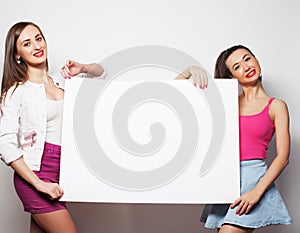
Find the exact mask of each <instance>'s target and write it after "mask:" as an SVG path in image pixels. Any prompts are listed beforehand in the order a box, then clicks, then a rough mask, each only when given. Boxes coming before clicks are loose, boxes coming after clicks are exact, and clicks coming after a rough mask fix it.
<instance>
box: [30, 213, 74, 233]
mask: <svg viewBox="0 0 300 233" xmlns="http://www.w3.org/2000/svg"><path fill="white" fill-rule="evenodd" d="M32 217H33V218H34V220H35V222H36V223H37V224H38V225H39V226H40V227H41V228H42V229H43V230H44V231H46V232H49V233H61V232H68V233H77V230H76V227H75V224H74V222H73V220H72V218H71V215H70V213H69V211H68V210H67V209H63V210H58V211H54V212H50V213H43V214H32Z"/></svg>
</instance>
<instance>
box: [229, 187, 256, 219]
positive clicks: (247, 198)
mask: <svg viewBox="0 0 300 233" xmlns="http://www.w3.org/2000/svg"><path fill="white" fill-rule="evenodd" d="M260 197H261V195H260V193H259V192H257V191H256V190H255V189H253V190H251V191H250V192H247V193H245V194H243V195H242V196H240V197H239V198H238V199H236V200H235V202H233V203H232V204H231V205H230V208H231V209H233V208H234V207H236V206H238V208H237V209H236V212H235V213H236V214H237V215H243V214H249V212H250V210H251V208H252V207H253V206H254V205H255V204H256V203H257V202H258V201H259V200H260Z"/></svg>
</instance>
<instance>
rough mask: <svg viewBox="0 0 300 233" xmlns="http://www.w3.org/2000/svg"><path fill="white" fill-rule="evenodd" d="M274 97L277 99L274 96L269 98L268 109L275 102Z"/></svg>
mask: <svg viewBox="0 0 300 233" xmlns="http://www.w3.org/2000/svg"><path fill="white" fill-rule="evenodd" d="M274 99H275V98H274V97H271V98H270V99H269V101H268V105H267V106H266V108H267V109H269V108H270V105H271V103H272V102H273V100H274Z"/></svg>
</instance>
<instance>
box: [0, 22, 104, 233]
mask: <svg viewBox="0 0 300 233" xmlns="http://www.w3.org/2000/svg"><path fill="white" fill-rule="evenodd" d="M47 53H48V50H47V44H46V41H45V38H44V36H43V34H42V32H41V30H40V28H39V27H38V26H37V25H35V24H34V23H31V22H20V23H16V24H15V25H13V26H12V27H11V28H10V30H9V32H8V34H7V37H6V44H5V58H4V70H3V78H2V87H1V103H2V109H1V118H0V157H1V159H2V160H3V161H4V162H5V163H6V164H7V165H9V166H11V167H12V168H13V169H14V171H15V174H14V185H15V189H16V192H17V194H18V196H19V198H20V199H21V201H22V203H23V206H24V210H25V211H27V212H30V213H31V216H32V218H31V227H30V232H31V233H33V232H70V233H71V232H77V230H76V227H75V225H74V223H73V221H72V218H71V216H70V214H69V212H68V210H67V209H66V205H65V203H64V202H61V201H59V199H60V198H61V197H62V195H63V189H62V188H61V187H60V186H59V184H58V181H59V164H60V142H61V127H62V109H63V99H64V78H70V77H72V76H75V75H78V74H80V73H85V74H86V76H87V77H88V76H91V77H93V76H101V75H102V76H103V72H104V70H103V68H102V66H101V65H99V64H96V63H92V64H80V63H77V62H75V61H68V62H67V64H66V65H65V66H64V68H63V69H62V72H61V74H62V76H64V78H63V77H61V76H57V77H55V76H53V77H50V76H49V75H48V73H47V71H48V62H47Z"/></svg>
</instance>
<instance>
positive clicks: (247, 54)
mask: <svg viewBox="0 0 300 233" xmlns="http://www.w3.org/2000/svg"><path fill="white" fill-rule="evenodd" d="M247 56H249V53H246V54H245V55H244V56H243V58H242V59H243V60H244V59H245V57H247ZM237 64H238V62H236V63H234V64H233V65H232V68H234V66H235V65H237Z"/></svg>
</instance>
